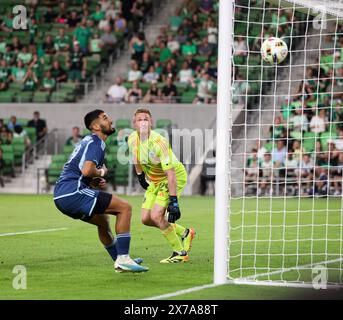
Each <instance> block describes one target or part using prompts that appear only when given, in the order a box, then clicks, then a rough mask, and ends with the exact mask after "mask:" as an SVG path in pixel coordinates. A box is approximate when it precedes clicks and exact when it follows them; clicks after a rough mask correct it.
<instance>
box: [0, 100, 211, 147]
mask: <svg viewBox="0 0 343 320" xmlns="http://www.w3.org/2000/svg"><path fill="white" fill-rule="evenodd" d="M138 107H149V109H150V110H151V112H152V115H153V120H154V121H156V120H158V119H165V118H167V119H171V120H172V122H173V124H174V125H176V127H177V128H180V129H183V128H187V129H190V130H193V129H195V128H199V129H202V130H204V129H207V128H210V127H211V125H213V123H214V121H215V118H216V106H215V105H194V104H193V105H192V104H189V105H185V104H182V105H180V104H158V105H155V104H154V105H146V104H137V105H136V104H135V105H129V104H76V103H74V104H73V103H70V104H69V103H63V104H54V103H50V104H39V103H27V104H25V103H23V104H15V103H11V104H6V103H2V104H0V118H8V117H10V116H11V115H16V116H17V117H18V118H28V119H31V118H32V115H33V112H34V111H36V110H38V111H39V112H40V114H41V118H43V119H46V121H47V125H48V128H49V129H58V137H59V144H60V145H63V143H64V142H65V140H66V139H67V138H68V137H69V136H70V132H71V128H72V127H73V126H79V127H80V128H84V124H83V117H84V115H85V114H86V113H87V112H89V111H91V110H93V109H96V108H99V109H102V110H104V111H105V112H107V113H108V114H109V115H110V116H111V117H112V118H113V120H116V119H119V118H123V119H132V115H133V112H134V111H135V110H136V109H137V108H138Z"/></svg>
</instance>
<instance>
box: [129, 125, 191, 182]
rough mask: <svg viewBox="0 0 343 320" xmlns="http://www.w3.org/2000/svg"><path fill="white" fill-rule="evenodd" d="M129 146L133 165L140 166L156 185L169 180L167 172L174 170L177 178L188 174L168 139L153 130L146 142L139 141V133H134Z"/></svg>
mask: <svg viewBox="0 0 343 320" xmlns="http://www.w3.org/2000/svg"><path fill="white" fill-rule="evenodd" d="M128 144H129V150H130V154H131V156H132V160H133V163H136V164H140V165H141V167H142V168H143V171H144V173H145V175H146V176H147V177H148V179H149V180H150V181H151V182H153V183H154V184H155V185H158V184H159V183H161V182H164V181H166V180H167V176H166V174H165V171H166V170H169V169H172V168H174V169H175V173H176V175H177V176H178V175H180V174H185V173H186V170H185V167H184V166H183V164H182V163H181V162H180V161H179V160H178V159H177V157H176V156H175V154H174V153H173V151H172V149H171V147H170V145H169V142H168V141H167V139H166V138H164V137H163V136H162V135H160V134H158V133H157V132H155V131H153V130H151V131H150V136H149V139H147V140H145V141H141V140H140V139H139V135H138V133H137V131H135V132H132V133H131V135H130V136H129V139H128Z"/></svg>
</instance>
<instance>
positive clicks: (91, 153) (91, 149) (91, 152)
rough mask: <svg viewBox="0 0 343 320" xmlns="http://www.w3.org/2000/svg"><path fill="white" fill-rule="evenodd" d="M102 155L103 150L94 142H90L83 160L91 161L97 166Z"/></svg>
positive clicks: (100, 161)
mask: <svg viewBox="0 0 343 320" xmlns="http://www.w3.org/2000/svg"><path fill="white" fill-rule="evenodd" d="M103 156H104V151H103V150H102V148H101V145H99V144H98V143H96V142H92V143H90V144H89V145H88V147H87V150H86V153H85V161H92V162H94V163H95V165H96V166H97V167H98V166H100V165H101V163H102V159H103Z"/></svg>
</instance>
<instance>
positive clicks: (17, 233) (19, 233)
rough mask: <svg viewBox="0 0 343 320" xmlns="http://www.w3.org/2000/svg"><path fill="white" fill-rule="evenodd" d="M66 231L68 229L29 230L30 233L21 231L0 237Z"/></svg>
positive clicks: (0, 234)
mask: <svg viewBox="0 0 343 320" xmlns="http://www.w3.org/2000/svg"><path fill="white" fill-rule="evenodd" d="M67 229H68V228H54V229H41V230H30V231H22V232H10V233H0V237H8V236H17V235H21V234H31V233H41V232H54V231H63V230H67Z"/></svg>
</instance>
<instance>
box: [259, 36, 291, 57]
mask: <svg viewBox="0 0 343 320" xmlns="http://www.w3.org/2000/svg"><path fill="white" fill-rule="evenodd" d="M287 54H288V47H287V44H286V42H285V41H283V40H282V39H280V38H274V37H271V38H268V39H266V40H265V41H264V42H263V44H262V47H261V55H262V59H263V60H264V61H265V62H268V63H270V64H278V63H281V62H282V61H283V60H285V58H286V57H287Z"/></svg>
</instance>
